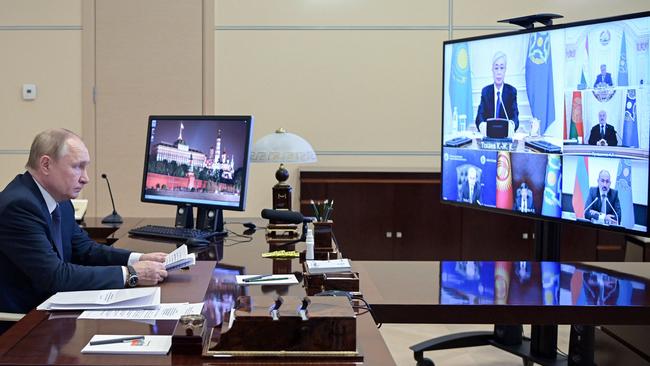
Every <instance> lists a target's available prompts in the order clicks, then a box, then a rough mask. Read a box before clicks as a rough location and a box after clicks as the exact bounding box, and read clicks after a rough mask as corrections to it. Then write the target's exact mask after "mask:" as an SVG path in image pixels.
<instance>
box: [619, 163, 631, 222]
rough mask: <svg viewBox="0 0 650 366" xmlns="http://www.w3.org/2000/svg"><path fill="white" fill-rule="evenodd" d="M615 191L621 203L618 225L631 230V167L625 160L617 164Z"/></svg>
mask: <svg viewBox="0 0 650 366" xmlns="http://www.w3.org/2000/svg"><path fill="white" fill-rule="evenodd" d="M616 190H617V191H618V200H619V202H620V203H621V218H620V219H619V221H620V224H621V225H622V226H625V227H626V228H628V229H631V228H632V227H634V202H633V201H632V167H631V166H630V161H629V160H627V159H621V160H620V161H619V163H618V173H617V174H616Z"/></svg>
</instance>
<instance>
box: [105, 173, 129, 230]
mask: <svg viewBox="0 0 650 366" xmlns="http://www.w3.org/2000/svg"><path fill="white" fill-rule="evenodd" d="M102 178H104V179H106V184H107V185H108V194H109V195H110V196H111V204H112V205H113V213H112V214H110V215H108V216H106V217H104V218H103V219H102V224H121V223H123V222H124V221H123V220H122V216H120V215H119V214H118V213H117V211H116V210H115V201H114V200H113V191H112V190H111V182H109V181H108V177H107V176H106V174H102Z"/></svg>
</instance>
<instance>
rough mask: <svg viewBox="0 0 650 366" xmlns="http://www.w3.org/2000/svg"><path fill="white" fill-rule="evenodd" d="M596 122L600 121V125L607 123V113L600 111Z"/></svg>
mask: <svg viewBox="0 0 650 366" xmlns="http://www.w3.org/2000/svg"><path fill="white" fill-rule="evenodd" d="M598 123H600V125H601V126H604V125H605V124H606V123H607V113H605V111H600V112H599V113H598Z"/></svg>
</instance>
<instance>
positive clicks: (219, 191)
mask: <svg viewBox="0 0 650 366" xmlns="http://www.w3.org/2000/svg"><path fill="white" fill-rule="evenodd" d="M252 129H253V117H252V116H150V117H149V124H148V127H147V143H146V148H145V158H144V174H143V178H142V194H141V200H142V202H150V203H160V204H169V205H175V206H177V211H176V226H183V227H193V215H192V212H193V210H192V207H194V206H196V207H198V214H197V225H196V226H197V228H198V229H203V230H205V229H210V230H214V231H223V213H222V210H235V211H243V210H244V209H245V204H246V188H247V183H248V182H247V180H248V165H249V155H250V154H249V149H250V142H251V133H252Z"/></svg>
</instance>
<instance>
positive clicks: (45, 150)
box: [25, 128, 81, 170]
mask: <svg viewBox="0 0 650 366" xmlns="http://www.w3.org/2000/svg"><path fill="white" fill-rule="evenodd" d="M70 138H78V139H81V138H80V137H79V136H78V135H77V134H76V133H74V132H72V131H70V130H66V129H65V128H52V129H49V130H45V131H43V132H41V133H39V134H38V135H36V137H34V141H32V147H31V148H30V149H29V158H28V159H27V164H26V165H25V168H27V169H34V170H36V169H38V165H39V160H40V159H41V157H42V156H43V155H48V156H51V157H52V158H54V159H55V160H59V159H60V158H61V157H63V155H65V153H66V152H67V151H68V144H67V141H68V140H69V139H70Z"/></svg>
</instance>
